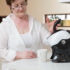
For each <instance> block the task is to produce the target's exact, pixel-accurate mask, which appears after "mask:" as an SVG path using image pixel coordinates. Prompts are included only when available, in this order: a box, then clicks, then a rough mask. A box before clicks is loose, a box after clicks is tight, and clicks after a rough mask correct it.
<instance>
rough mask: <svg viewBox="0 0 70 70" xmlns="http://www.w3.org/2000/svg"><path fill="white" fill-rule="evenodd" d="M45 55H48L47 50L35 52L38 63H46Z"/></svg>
mask: <svg viewBox="0 0 70 70" xmlns="http://www.w3.org/2000/svg"><path fill="white" fill-rule="evenodd" d="M47 53H48V50H47V49H39V50H38V51H37V58H38V61H40V62H46V61H47Z"/></svg>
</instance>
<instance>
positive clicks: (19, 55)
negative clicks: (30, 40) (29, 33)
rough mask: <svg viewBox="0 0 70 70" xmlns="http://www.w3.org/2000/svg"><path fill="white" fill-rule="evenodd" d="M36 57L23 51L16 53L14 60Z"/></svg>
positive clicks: (30, 52) (32, 53) (31, 52)
mask: <svg viewBox="0 0 70 70" xmlns="http://www.w3.org/2000/svg"><path fill="white" fill-rule="evenodd" d="M36 57H37V55H36V54H35V53H34V52H33V51H24V52H17V53H16V59H31V58H36Z"/></svg>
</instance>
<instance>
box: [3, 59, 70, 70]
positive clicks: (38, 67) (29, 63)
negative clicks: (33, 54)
mask: <svg viewBox="0 0 70 70" xmlns="http://www.w3.org/2000/svg"><path fill="white" fill-rule="evenodd" d="M3 66H4V67H3V68H4V70H5V69H6V68H8V69H7V70H70V63H53V62H51V61H47V62H39V61H38V59H23V60H18V61H14V62H11V63H7V64H4V65H3Z"/></svg>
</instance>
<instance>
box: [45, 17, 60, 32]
mask: <svg viewBox="0 0 70 70" xmlns="http://www.w3.org/2000/svg"><path fill="white" fill-rule="evenodd" d="M56 21H57V20H53V21H52V22H50V19H49V18H48V17H47V18H46V22H47V24H48V28H49V31H50V32H51V33H53V26H54V24H55V22H56ZM57 26H60V24H58V25H57ZM57 26H56V29H57Z"/></svg>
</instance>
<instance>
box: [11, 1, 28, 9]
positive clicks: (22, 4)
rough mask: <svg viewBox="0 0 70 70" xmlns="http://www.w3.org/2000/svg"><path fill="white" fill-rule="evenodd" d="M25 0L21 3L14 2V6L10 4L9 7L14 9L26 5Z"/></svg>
mask: <svg viewBox="0 0 70 70" xmlns="http://www.w3.org/2000/svg"><path fill="white" fill-rule="evenodd" d="M26 4H27V3H26V2H23V3H21V4H16V5H14V6H11V8H12V9H13V10H14V9H19V8H20V7H21V8H23V7H24V6H26Z"/></svg>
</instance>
